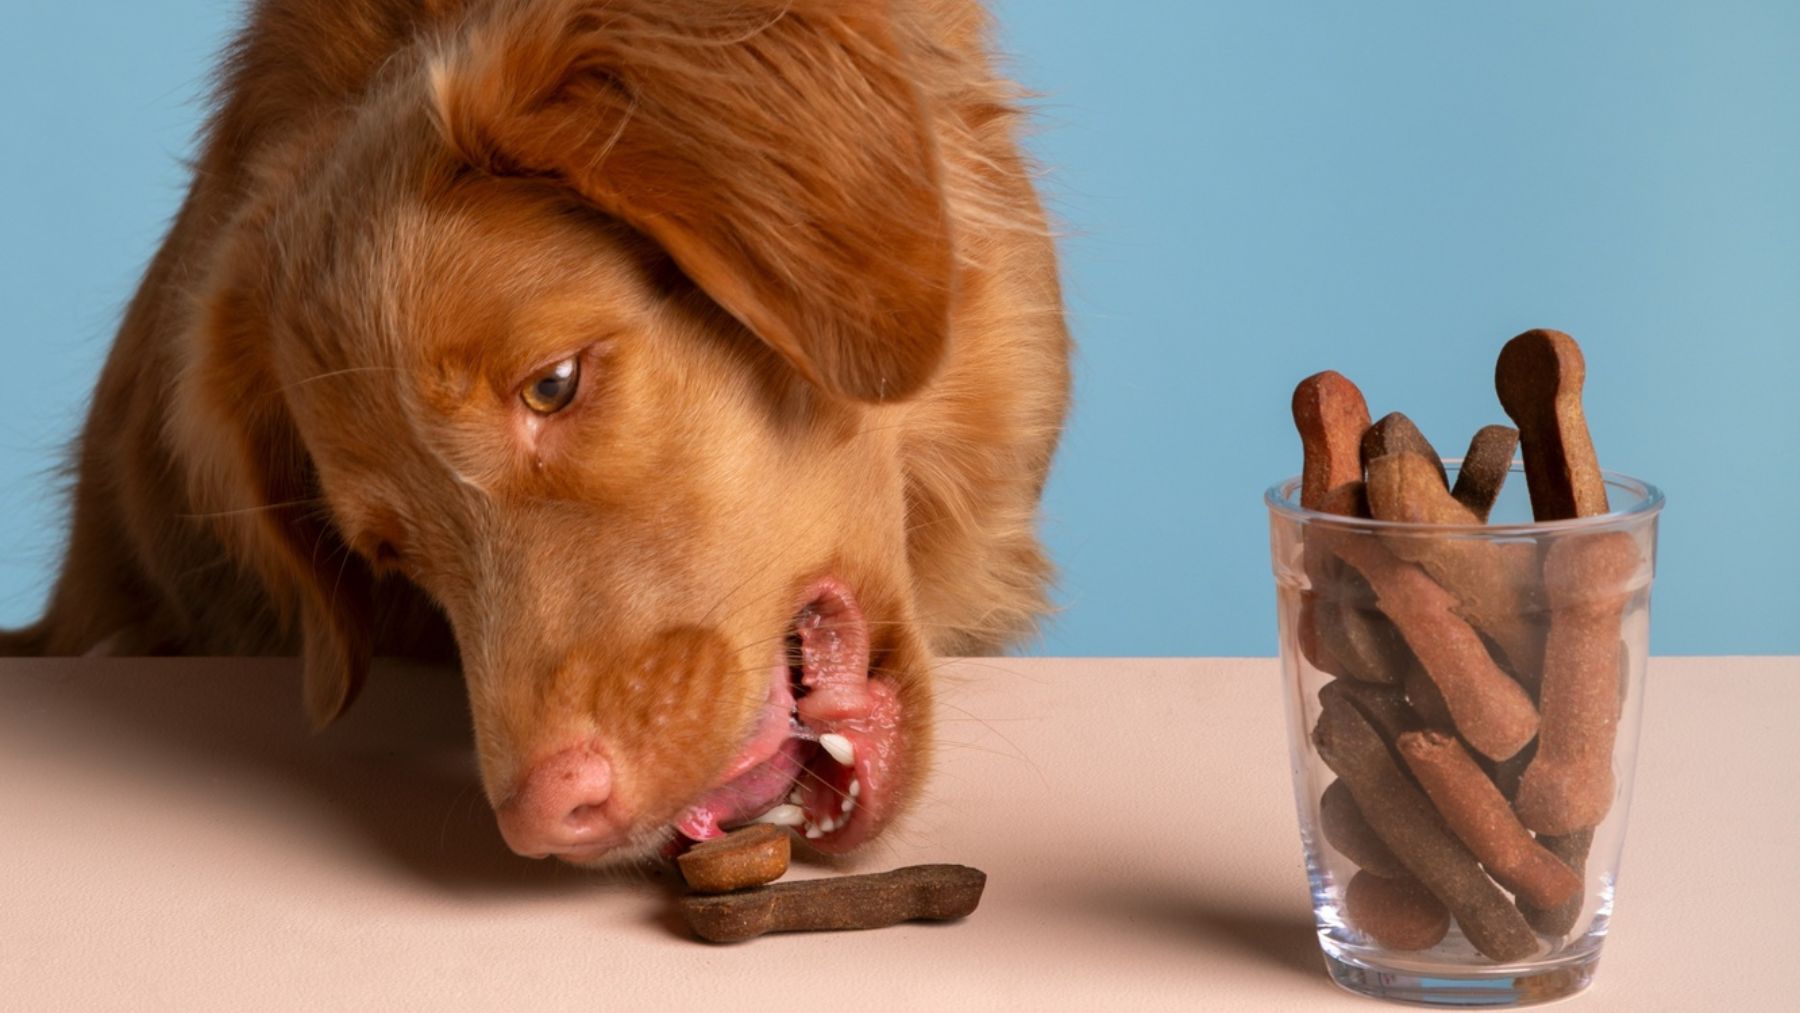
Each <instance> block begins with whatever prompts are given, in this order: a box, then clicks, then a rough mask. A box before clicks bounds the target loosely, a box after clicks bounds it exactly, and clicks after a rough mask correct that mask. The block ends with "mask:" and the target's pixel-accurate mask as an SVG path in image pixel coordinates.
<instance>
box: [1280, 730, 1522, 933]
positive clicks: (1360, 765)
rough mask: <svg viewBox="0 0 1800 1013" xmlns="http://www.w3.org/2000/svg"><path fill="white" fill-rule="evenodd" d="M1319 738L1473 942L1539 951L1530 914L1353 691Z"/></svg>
mask: <svg viewBox="0 0 1800 1013" xmlns="http://www.w3.org/2000/svg"><path fill="white" fill-rule="evenodd" d="M1312 738H1313V743H1314V744H1315V745H1316V746H1317V747H1318V750H1319V756H1320V757H1321V758H1323V759H1324V761H1325V764H1326V766H1328V767H1330V768H1331V769H1332V770H1333V771H1334V772H1335V773H1336V774H1337V776H1338V778H1339V779H1340V780H1342V781H1343V782H1344V783H1345V784H1346V785H1348V786H1349V788H1350V793H1351V795H1352V796H1354V797H1355V799H1356V805H1357V808H1358V809H1360V810H1361V811H1362V815H1363V818H1364V819H1366V820H1367V821H1368V823H1369V826H1370V827H1372V828H1373V829H1374V831H1375V833H1376V834H1377V835H1379V836H1380V838H1381V840H1382V842H1383V843H1384V844H1386V845H1387V846H1388V848H1389V849H1390V850H1391V851H1392V852H1393V853H1394V857H1395V858H1398V859H1399V860H1400V864H1402V865H1404V866H1406V869H1407V871H1408V872H1410V873H1411V874H1412V876H1413V878H1415V879H1417V880H1418V881H1419V882H1420V883H1422V884H1424V885H1425V888H1426V889H1428V890H1430V891H1431V893H1432V894H1433V895H1434V896H1436V897H1437V899H1438V900H1440V901H1442V902H1443V904H1444V906H1445V907H1447V908H1449V909H1450V914H1451V916H1452V917H1453V918H1455V919H1456V923H1457V924H1458V925H1459V926H1461V927H1462V931H1463V935H1464V936H1466V937H1467V938H1468V940H1469V942H1470V944H1471V945H1473V946H1474V947H1475V948H1476V949H1477V950H1480V951H1481V952H1482V954H1484V955H1485V956H1487V957H1489V958H1491V959H1493V960H1498V961H1508V960H1520V959H1523V958H1524V957H1527V956H1530V955H1531V954H1532V953H1534V952H1536V950H1537V946H1538V941H1537V935H1536V934H1535V933H1533V932H1532V930H1531V926H1530V925H1529V924H1527V923H1526V921H1525V916H1524V915H1522V914H1520V913H1519V910H1518V908H1516V907H1514V906H1513V904H1512V901H1511V900H1510V899H1508V898H1507V896H1506V894H1504V893H1502V892H1501V891H1500V888H1499V887H1498V886H1495V885H1494V883H1493V881H1492V880H1489V879H1488V877H1487V874H1486V873H1484V872H1482V870H1481V866H1480V865H1479V864H1478V863H1477V862H1476V860H1475V856H1474V855H1473V854H1471V853H1470V852H1469V849H1468V848H1467V847H1465V846H1464V845H1463V844H1462V842H1461V841H1459V840H1457V839H1456V837H1455V835H1453V834H1452V833H1451V832H1450V830H1449V828H1447V827H1446V826H1445V825H1444V821H1443V818H1442V817H1440V816H1439V815H1438V812H1437V810H1436V809H1434V808H1433V807H1432V804H1431V801H1430V800H1429V799H1427V798H1426V797H1425V795H1424V793H1423V792H1421V791H1420V790H1419V789H1418V787H1417V786H1415V785H1414V784H1413V782H1412V780H1411V779H1410V778H1408V777H1407V776H1406V774H1405V773H1403V772H1402V771H1401V770H1400V768H1399V766H1398V765H1397V763H1396V761H1395V760H1394V757H1393V754H1392V753H1390V752H1389V751H1388V746H1387V743H1385V742H1383V741H1382V739H1381V736H1380V735H1379V734H1377V733H1376V731H1375V729H1374V727H1373V726H1372V725H1370V724H1369V722H1368V721H1367V720H1365V719H1364V718H1363V716H1362V714H1361V713H1360V712H1358V711H1357V709H1356V708H1355V707H1354V706H1352V705H1350V704H1349V702H1348V700H1347V698H1344V697H1331V698H1328V699H1326V700H1325V702H1324V707H1323V708H1322V710H1321V711H1320V714H1319V723H1318V724H1317V725H1316V726H1315V727H1314V729H1313V736H1312Z"/></svg>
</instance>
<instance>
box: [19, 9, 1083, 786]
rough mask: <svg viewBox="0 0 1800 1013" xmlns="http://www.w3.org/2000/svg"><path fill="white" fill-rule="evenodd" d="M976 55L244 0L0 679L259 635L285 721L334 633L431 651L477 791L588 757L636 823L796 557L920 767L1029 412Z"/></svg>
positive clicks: (874, 36) (1035, 577) (969, 29)
mask: <svg viewBox="0 0 1800 1013" xmlns="http://www.w3.org/2000/svg"><path fill="white" fill-rule="evenodd" d="M985 39H986V23H985V16H984V14H983V13H982V11H981V10H980V9H979V6H978V4H977V3H976V0H491V2H484V0H468V2H456V0H437V2H432V0H261V2H258V3H256V4H255V5H254V7H253V9H252V11H251V13H250V17H249V22H248V24H247V26H246V27H245V29H244V30H243V32H242V34H241V36H240V37H239V38H238V39H237V41H236V43H235V45H234V46H233V48H232V50H231V52H230V55H229V58H228V61H227V63H226V65H225V67H224V69H223V72H222V77H221V88H220V98H219V104H218V107H217V109H216V112H215V114H214V115H213V117H212V119H211V121H210V123H209V126H208V128H207V131H206V134H205V138H204V144H203V148H202V151H201V154H200V157H199V159H198V162H197V165H196V172H195V178H194V183H193V187H192V190H191V192H190V193H189V195H188V197H187V200H186V202H185V203H184V205H183V206H182V209H181V211H180V213H179V215H178V217H177V218H176V220H175V223H174V225H173V227H172V229H171V231H170V234H169V236H168V239H167V241H166V242H165V244H164V245H163V247H162V249H161V251H160V252H159V253H158V254H157V256H156V258H155V260H154V261H153V262H152V264H151V266H150V268H149V272H148V275H147V277H146V278H145V280H144V282H143V285H142V287H141V289H140V290H139V292H138V294H137V296H136V298H135V299H134V300H133V302H132V303H131V306H130V308H129V310H128V312H127V313H126V316H125V319H124V322H123V326H122V327H121V329H120V332H119V335H118V338H117V341H116V343H115V345H114V347H113V350H112V353H111V357H110V358H109V360H108V362H107V365H106V368H105V372H104V373H103V374H102V376H101V378H100V382H99V385H98V389H97V391H96V393H95V396H94V401H93V407H92V411H91V413H90V415H89V418H88V420H87V424H86V427H85V429H84V431H83V433H82V436H81V439H80V441H79V444H78V452H77V457H76V461H75V470H76V474H77V484H76V487H75V490H74V496H73V529H72V534H71V538H70V542H69V546H68V552H67V556H66V559H65V562H64V565H63V569H62V573H61V576H60V578H59V579H58V581H57V583H56V586H55V589H54V592H53V594H52V596H51V600H50V603H49V607H48V610H47V612H46V615H45V616H44V618H43V620H42V621H41V622H40V623H39V624H37V625H36V626H35V627H33V628H31V629H29V630H25V631H21V632H19V633H15V634H10V635H7V636H6V637H5V638H4V639H3V640H0V651H4V652H7V653H31V654H79V653H84V652H89V651H92V650H95V649H96V648H101V649H105V650H109V651H111V652H113V653H152V652H154V653H188V654H233V653H291V652H296V651H298V652H299V653H301V654H302V655H303V656H304V658H305V687H306V699H307V705H308V709H309V712H310V714H311V716H312V718H313V719H314V721H315V722H317V723H319V724H321V725H322V724H324V723H326V722H329V721H330V720H331V719H332V718H334V717H335V716H336V715H337V714H338V713H339V712H341V710H342V709H343V708H344V707H345V706H347V705H348V704H349V702H350V700H351V699H352V697H353V696H354V693H355V691H356V687H357V685H358V684H359V682H360V681H361V679H362V677H363V674H364V672H365V671H366V668H367V664H368V659H369V657H370V656H371V655H372V654H374V653H393V654H406V655H416V656H425V657H435V658H450V657H460V659H461V662H462V666H463V669H464V672H465V676H466V678H467V681H468V686H469V692H470V698H471V704H472V710H473V714H474V717H475V725H476V731H477V741H478V743H479V746H480V751H481V756H482V770H483V776H484V780H485V782H486V784H487V786H488V791H489V795H490V798H491V799H493V800H495V801H496V802H498V801H499V800H500V798H501V796H503V795H504V793H505V792H506V790H507V786H508V785H509V784H511V783H512V782H513V780H514V779H515V778H516V777H517V776H519V773H520V771H521V770H523V769H526V767H527V766H528V765H529V764H530V763H532V762H533V761H534V759H535V758H536V757H537V756H538V755H539V754H540V753H541V751H542V750H543V749H544V748H546V743H549V742H551V741H553V740H554V739H555V738H556V736H557V735H560V734H563V733H574V732H581V731H583V730H590V731H591V730H594V729H599V730H600V731H601V732H603V733H604V734H606V735H607V736H608V737H609V741H612V742H616V743H618V747H617V748H618V751H619V753H620V755H621V757H622V758H623V759H622V760H621V764H622V765H623V766H626V767H629V768H630V770H632V771H633V772H634V773H633V775H632V776H631V777H628V778H625V779H624V780H623V781H622V782H621V786H620V788H619V790H620V791H624V792H629V793H632V796H633V798H632V801H633V803H634V804H635V805H637V806H638V808H639V809H640V810H642V811H643V812H644V813H645V819H646V820H647V821H649V820H654V819H665V820H666V819H667V818H668V817H669V815H670V814H671V813H672V812H673V810H674V808H675V807H677V806H679V805H680V804H681V803H682V801H683V800H684V799H685V798H687V797H689V796H691V795H692V794H693V792H694V791H695V790H696V789H697V788H698V787H699V786H701V785H702V784H703V783H704V782H705V780H706V778H708V777H709V776H711V774H712V772H714V771H716V770H717V769H718V768H719V767H720V766H721V765H722V764H723V762H724V761H725V759H726V757H727V756H728V755H729V753H730V752H731V750H732V749H733V748H734V746H735V744H736V742H737V741H738V739H739V738H741V736H742V734H743V732H744V729H745V728H746V727H747V726H748V725H749V723H750V722H751V720H752V713H753V710H754V707H755V706H756V703H757V701H758V699H759V697H758V695H757V694H758V693H759V692H760V687H761V685H762V682H763V675H762V674H761V672H762V670H763V669H762V667H760V666H762V664H763V661H764V659H765V658H766V657H767V655H768V653H769V651H770V650H771V645H772V644H776V643H779V641H780V639H781V638H782V636H783V632H784V629H785V624H787V623H788V622H789V621H790V619H791V617H792V614H793V609H794V608H795V606H796V602H795V601H794V600H793V596H794V595H795V594H796V593H797V591H798V589H799V588H801V587H803V586H804V585H805V584H806V583H807V582H808V581H809V580H811V579H813V578H815V577H817V576H819V575H821V574H826V573H830V574H835V575H837V576H838V577H840V578H842V579H843V580H845V581H846V582H847V583H848V584H850V585H851V586H853V587H854V588H855V589H856V593H857V595H858V596H859V598H860V599H861V602H862V605H863V608H864V610H865V611H866V612H867V614H868V616H869V618H870V620H871V623H872V630H873V637H874V640H875V652H874V656H875V666H876V668H875V671H876V674H877V675H878V676H879V677H882V678H887V679H891V680H893V681H894V683H895V684H896V686H897V687H898V688H899V691H900V695H901V699H902V700H903V701H904V702H905V703H906V705H907V709H906V714H907V721H908V723H909V732H910V734H909V736H908V738H907V743H908V745H907V749H908V753H909V757H910V768H911V769H913V770H919V769H922V764H923V757H924V750H925V749H926V743H927V741H928V735H927V734H926V733H925V730H924V725H923V723H924V722H925V721H926V719H927V718H928V716H929V713H930V694H929V678H928V672H929V667H930V660H931V658H932V657H934V656H936V655H942V654H954V653H983V652H990V651H993V650H996V649H1000V648H1002V647H1004V646H1005V645H1007V644H1008V643H1010V642H1013V641H1015V640H1016V639H1017V638H1019V637H1020V636H1022V635H1023V634H1025V633H1027V632H1028V631H1029V629H1030V628H1031V625H1032V623H1033V621H1034V620H1035V618H1036V617H1037V616H1038V615H1040V614H1041V613H1042V612H1043V611H1044V609H1045V607H1046V604H1045V597H1044V586H1045V583H1046V580H1047V578H1048V573H1049V566H1048V564H1047V562H1046V560H1045V558H1044V556H1043V554H1042V551H1041V549H1040V547H1039V545H1038V542H1037V540H1036V537H1035V534H1034V530H1033V528H1034V521H1035V513H1036V509H1037V502H1038V498H1039V495H1040V493H1041V491H1042V488H1043V482H1044V477H1045V472H1046V469H1047V467H1048V465H1049V462H1050V458H1051V454H1052V452H1053V449H1054V446H1055V443H1056V439H1057V434H1058V432H1059V430H1060V427H1061V424H1062V420H1063V415H1064V409H1065V402H1066V398H1067V389H1068V372H1067V369H1068V354H1069V347H1068V339H1067V336H1066V333H1065V331H1064V327H1063V322H1062V314H1061V298H1060V294H1059V290H1058V283H1057V277H1056V268H1055V262H1054V254H1053V251H1052V247H1051V243H1050V241H1049V239H1048V237H1047V230H1046V228H1045V225H1044V220H1043V216H1042V214H1041V212H1040V209H1039V206H1038V203H1037V201H1036V198H1035V196H1034V194H1033V191H1032V187H1031V185H1030V182H1029V180H1028V177H1027V173H1026V170H1025V167H1024V164H1023V162H1022V159H1021V156H1020V154H1019V152H1018V150H1017V147H1016V138H1015V133H1016V131H1017V129H1018V122H1019V117H1018V114H1017V112H1016V110H1015V107H1014V104H1013V92H1012V89H1011V88H1010V87H1009V86H1008V85H1007V84H1006V83H1005V82H1003V81H1001V80H999V79H998V78H996V77H995V76H994V73H993V71H992V69H991V64H990V57H989V55H988V53H987V51H986V41H985ZM573 354H579V355H580V356H581V361H582V363H583V381H582V386H581V389H580V392H579V395H578V398H577V401H576V402H575V404H573V405H572V406H571V407H570V408H569V409H568V410H566V411H564V412H562V413H560V414H558V415H555V416H551V417H548V418H544V417H537V416H534V415H532V414H531V413H529V412H526V411H523V410H522V409H521V407H520V405H519V403H518V399H517V391H518V389H519V385H520V383H521V382H522V379H523V378H525V377H527V376H528V375H530V372H531V371H532V370H533V369H534V368H538V367H541V366H543V365H544V364H545V363H547V362H554V361H556V360H558V359H560V358H563V357H565V356H568V355H573ZM656 672H667V673H669V674H668V675H667V676H666V677H664V678H653V677H651V675H647V674H646V673H651V674H654V673H656ZM916 780H917V779H916V778H914V779H912V781H911V782H910V783H909V784H908V787H907V791H908V792H909V793H910V792H911V791H912V790H915V788H916Z"/></svg>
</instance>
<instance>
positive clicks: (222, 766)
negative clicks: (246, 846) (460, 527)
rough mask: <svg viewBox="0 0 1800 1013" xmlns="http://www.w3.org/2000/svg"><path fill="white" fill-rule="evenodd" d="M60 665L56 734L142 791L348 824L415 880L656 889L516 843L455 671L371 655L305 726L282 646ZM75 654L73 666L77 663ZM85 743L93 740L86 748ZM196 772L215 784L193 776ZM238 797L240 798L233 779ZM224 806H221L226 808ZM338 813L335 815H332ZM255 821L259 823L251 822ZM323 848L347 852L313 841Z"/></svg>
mask: <svg viewBox="0 0 1800 1013" xmlns="http://www.w3.org/2000/svg"><path fill="white" fill-rule="evenodd" d="M42 663H43V664H50V665H56V664H69V665H71V666H72V667H71V670H70V673H69V676H68V677H67V678H61V679H58V680H55V681H54V682H52V683H51V684H50V685H51V686H52V687H53V690H52V691H53V692H54V694H55V697H56V700H55V703H54V706H53V707H49V708H46V710H45V713H47V714H50V715H53V718H52V720H54V721H55V722H57V723H58V725H59V726H61V725H67V728H66V729H65V728H61V727H59V728H58V729H57V733H58V734H59V735H65V736H66V737H69V738H70V739H71V741H72V742H73V743H78V744H71V745H70V746H69V747H68V748H69V749H71V750H80V751H82V752H83V753H84V754H86V756H87V757H88V759H89V760H90V761H93V760H96V759H105V756H106V754H108V753H110V754H113V755H114V756H116V758H117V759H118V761H119V762H121V763H131V764H133V765H134V766H135V768H136V771H135V772H136V773H137V774H138V775H139V776H141V777H142V778H143V781H144V784H145V790H146V791H155V790H157V785H158V784H162V785H166V786H171V791H172V793H173V792H175V791H179V792H182V793H184V794H185V793H187V792H190V791H199V792H201V793H203V794H206V795H208V796H210V797H208V798H206V799H205V800H204V804H216V805H220V806H230V807H231V808H233V809H234V810H237V816H236V818H241V819H243V820H245V821H246V822H247V823H248V822H254V821H263V822H267V821H268V820H270V819H271V818H274V819H277V820H282V821H291V822H292V824H293V833H295V834H302V835H304V834H309V833H310V834H313V835H316V836H320V837H321V838H322V839H323V838H326V837H327V836H328V835H329V834H331V833H336V832H347V833H348V834H349V835H350V836H351V838H352V842H351V843H352V847H355V846H356V845H366V846H367V848H368V849H370V850H371V851H372V853H373V854H374V855H376V856H378V857H379V858H381V859H385V860H387V861H389V862H391V863H392V864H394V865H395V866H397V867H399V868H400V869H402V870H404V871H406V872H409V873H411V874H413V875H415V876H417V877H418V878H419V879H420V880H422V881H424V882H425V883H426V884H428V885H430V886H433V887H436V888H439V889H443V890H447V891H451V892H455V893H458V894H464V895H466V894H471V893H474V894H480V893H504V894H514V895H516V894H520V893H547V894H548V893H567V892H568V891H570V890H571V889H576V888H579V889H581V890H583V891H588V890H595V889H602V890H603V889H608V888H609V887H618V888H625V889H631V890H638V891H642V890H643V889H644V887H645V886H646V885H650V886H653V887H660V888H663V889H668V888H670V887H671V885H672V884H671V883H670V882H669V877H668V876H667V875H665V874H663V873H660V872H658V871H657V870H655V869H653V868H651V867H648V866H646V867H640V868H628V869H624V870H616V871H610V872H602V873H591V872H588V871H585V870H581V869H576V868H573V867H571V866H568V865H565V864H563V863H560V862H555V861H530V860H527V859H524V858H520V857H519V856H517V855H514V854H513V853H512V852H511V851H509V850H508V849H507V847H506V844H505V842H504V841H503V840H502V839H501V837H500V833H499V829H498V827H497V826H496V824H495V821H494V816H493V812H492V810H491V809H490V808H489V806H488V803H487V799H486V797H485V796H484V794H483V793H482V790H481V784H480V778H479V774H478V772H477V768H476V763H475V757H474V750H473V732H472V730H471V727H470V721H469V714H468V705H467V701H466V697H465V694H464V689H463V683H462V679H461V677H460V675H459V674H457V673H456V672H455V671H454V670H446V669H433V668H426V667H420V666H410V665H401V664H397V663H396V664H381V665H378V666H377V667H376V669H375V671H374V672H372V673H371V675H370V678H369V684H368V686H367V687H366V688H365V690H364V691H363V694H362V696H361V698H360V699H359V700H358V701H357V702H356V704H355V705H354V706H352V707H351V708H350V710H349V712H348V713H347V714H346V715H345V716H344V717H343V718H342V719H340V721H339V722H338V723H337V724H335V725H333V726H332V727H331V728H330V729H328V730H326V731H325V732H323V733H321V734H319V735H312V734H310V733H309V732H308V731H307V729H306V723H305V717H304V714H303V711H302V708H301V703H300V689H299V666H298V663H297V662H293V661H288V660H281V659H109V660H105V661H83V662H57V661H45V662H42ZM75 666H79V667H75ZM95 754H99V755H98V756H96V755H95ZM179 779H192V780H193V781H198V782H199V785H201V786H204V785H206V784H209V783H210V784H216V785H225V786H228V788H225V789H206V788H204V787H197V786H195V785H194V784H192V783H188V782H181V781H180V780H179ZM246 791H248V792H251V793H253V795H252V801H248V802H246V801H244V794H245V792H246ZM227 818H232V817H227ZM340 828H341V830H340ZM257 832H265V833H266V832H268V831H266V830H261V829H260V828H259V829H258V831H257ZM321 847H323V848H336V849H337V850H339V851H340V852H344V853H352V854H353V853H354V852H352V851H350V850H349V849H346V848H344V846H343V845H341V844H337V843H334V842H329V841H325V842H323V843H322V844H321Z"/></svg>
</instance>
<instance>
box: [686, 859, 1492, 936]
mask: <svg viewBox="0 0 1800 1013" xmlns="http://www.w3.org/2000/svg"><path fill="white" fill-rule="evenodd" d="M986 885H987V874H986V873H983V872H982V871H981V870H979V869H971V868H969V867H968V866H966V865H914V866H908V867H907V868H904V869H895V870H893V871H892V872H880V873H873V874H868V875H861V876H837V877H834V878H829V879H809V880H803V881H800V882H794V883H777V884H775V885H773V886H762V887H756V888H754V889H750V890H740V891H737V892H735V893H725V894H713V895H707V896H690V897H684V898H682V900H681V910H682V913H683V914H684V915H685V916H686V917H687V923H688V926H689V927H690V928H692V929H693V930H694V934H695V935H697V936H699V937H700V938H701V939H705V940H707V941H708V942H714V943H736V942H742V941H743V940H746V939H754V938H755V937H757V936H760V935H765V934H768V933H771V932H840V931H847V930H854V929H879V928H886V927H887V926H889V925H898V924H899V923H901V922H908V921H952V920H955V919H957V918H964V917H967V916H968V915H969V914H970V913H972V912H973V911H974V910H975V908H976V905H978V904H980V903H981V891H982V889H983V888H984V887H985V886H986ZM1509 910H1510V909H1509ZM1514 914H1515V915H1518V913H1517V912H1516V911H1515V912H1514ZM1518 917H1521V918H1523V916H1522V915H1518Z"/></svg>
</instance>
